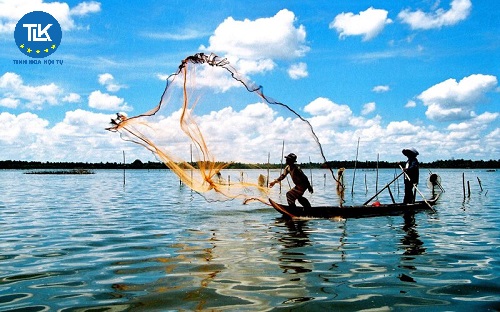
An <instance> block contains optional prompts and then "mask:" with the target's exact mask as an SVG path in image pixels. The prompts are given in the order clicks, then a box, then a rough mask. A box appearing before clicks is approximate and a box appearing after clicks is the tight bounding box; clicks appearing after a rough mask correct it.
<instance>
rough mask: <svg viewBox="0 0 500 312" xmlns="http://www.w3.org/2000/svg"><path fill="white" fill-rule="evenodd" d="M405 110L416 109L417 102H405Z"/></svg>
mask: <svg viewBox="0 0 500 312" xmlns="http://www.w3.org/2000/svg"><path fill="white" fill-rule="evenodd" d="M405 107H406V108H413V107H417V102H415V101H413V100H409V101H408V102H406V105H405Z"/></svg>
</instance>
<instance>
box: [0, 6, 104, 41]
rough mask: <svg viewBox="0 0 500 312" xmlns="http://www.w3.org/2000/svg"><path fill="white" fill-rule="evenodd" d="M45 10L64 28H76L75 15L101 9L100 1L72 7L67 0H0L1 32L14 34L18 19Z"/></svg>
mask: <svg viewBox="0 0 500 312" xmlns="http://www.w3.org/2000/svg"><path fill="white" fill-rule="evenodd" d="M32 11H44V12H47V13H49V14H51V15H52V16H54V18H55V19H56V20H57V21H58V22H59V24H60V25H61V28H62V29H63V30H72V29H74V28H76V25H75V20H74V17H77V16H83V15H86V14H88V13H95V12H99V11H100V3H99V2H95V1H90V2H81V3H79V4H78V5H77V6H76V7H74V8H72V9H70V7H69V5H68V4H67V3H65V2H48V3H47V2H44V1H43V0H15V1H1V2H0V34H2V33H4V34H12V33H13V32H14V29H15V27H16V24H17V21H19V19H21V17H23V16H24V15H25V14H26V13H29V12H32Z"/></svg>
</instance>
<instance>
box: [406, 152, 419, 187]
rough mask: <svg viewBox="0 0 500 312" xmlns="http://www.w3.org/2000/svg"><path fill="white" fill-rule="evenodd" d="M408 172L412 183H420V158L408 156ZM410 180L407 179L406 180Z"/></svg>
mask: <svg viewBox="0 0 500 312" xmlns="http://www.w3.org/2000/svg"><path fill="white" fill-rule="evenodd" d="M405 171H406V174H407V175H408V177H410V181H409V182H410V183H411V184H418V179H419V169H418V160H417V158H408V161H407V162H406V167H405ZM406 181H408V180H407V179H405V182H406Z"/></svg>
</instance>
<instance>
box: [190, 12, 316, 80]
mask: <svg viewBox="0 0 500 312" xmlns="http://www.w3.org/2000/svg"><path fill="white" fill-rule="evenodd" d="M295 21H296V18H295V14H294V13H293V12H291V11H289V10H287V9H283V10H281V11H279V12H278V13H276V15H274V16H273V17H268V18H259V19H256V20H249V19H245V20H243V21H238V20H235V19H234V18H232V17H228V18H227V19H226V20H224V21H223V22H222V23H221V24H220V25H219V26H218V27H217V28H216V29H215V31H214V34H213V35H212V36H211V37H210V39H209V43H210V44H209V46H208V47H205V46H204V45H202V46H201V47H200V49H201V50H205V51H210V52H214V53H222V54H223V55H225V56H227V57H228V59H230V60H231V62H232V63H233V65H235V66H236V67H238V68H239V69H240V70H239V71H240V73H243V74H247V73H250V72H259V71H263V70H268V69H270V68H271V67H270V66H269V65H270V64H274V61H273V60H290V59H294V58H298V57H303V56H304V55H305V54H306V53H307V52H308V51H309V49H310V48H309V47H308V46H307V45H306V31H305V27H304V26H303V25H300V26H298V27H295V25H294V23H295ZM243 61H245V62H247V63H246V66H242V65H240V64H239V63H238V62H243ZM262 62H264V64H266V66H262ZM243 67H244V68H245V71H243V69H241V68H243ZM271 69H272V68H271Z"/></svg>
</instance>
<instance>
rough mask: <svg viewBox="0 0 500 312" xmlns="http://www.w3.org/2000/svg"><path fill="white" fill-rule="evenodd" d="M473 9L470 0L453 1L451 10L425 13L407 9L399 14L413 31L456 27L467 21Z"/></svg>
mask: <svg viewBox="0 0 500 312" xmlns="http://www.w3.org/2000/svg"><path fill="white" fill-rule="evenodd" d="M471 9H472V3H471V1H470V0H453V1H451V8H450V9H449V10H448V11H445V10H443V9H441V8H438V9H436V10H435V11H434V12H431V13H425V12H423V11H421V10H417V11H411V10H409V9H406V10H404V11H401V12H400V13H399V14H398V18H399V19H400V20H401V22H403V23H405V24H408V25H410V27H411V28H412V29H432V28H441V27H443V26H451V25H455V24H457V23H458V22H461V21H463V20H465V19H466V18H467V17H468V16H469V13H470V11H471Z"/></svg>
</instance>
